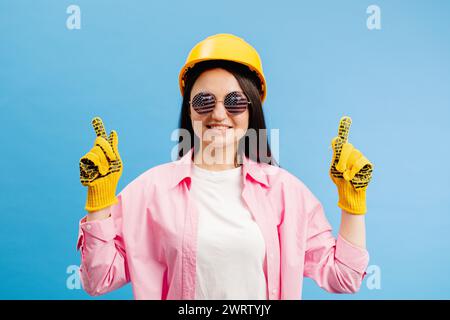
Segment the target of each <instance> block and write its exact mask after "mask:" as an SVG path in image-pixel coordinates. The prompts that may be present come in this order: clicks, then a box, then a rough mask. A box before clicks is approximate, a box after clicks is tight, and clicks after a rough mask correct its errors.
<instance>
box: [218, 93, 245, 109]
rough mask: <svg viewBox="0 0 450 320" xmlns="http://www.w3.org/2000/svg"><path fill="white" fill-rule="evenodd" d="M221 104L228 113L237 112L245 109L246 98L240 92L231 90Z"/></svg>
mask: <svg viewBox="0 0 450 320" xmlns="http://www.w3.org/2000/svg"><path fill="white" fill-rule="evenodd" d="M223 104H224V105H225V108H226V109H227V110H228V112H229V113H231V114H239V113H242V112H244V111H245V110H247V106H248V99H247V97H246V96H245V95H244V94H243V93H242V92H238V91H233V92H230V93H229V94H227V95H226V97H225V100H224V101H223Z"/></svg>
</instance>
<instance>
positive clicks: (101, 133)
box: [92, 117, 108, 140]
mask: <svg viewBox="0 0 450 320" xmlns="http://www.w3.org/2000/svg"><path fill="white" fill-rule="evenodd" d="M92 126H93V127H94V130H95V134H96V135H97V137H102V138H105V139H106V140H108V136H107V135H106V130H105V126H104V125H103V121H102V119H100V118H99V117H95V118H94V119H92Z"/></svg>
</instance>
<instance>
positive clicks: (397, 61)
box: [0, 0, 450, 299]
mask: <svg viewBox="0 0 450 320" xmlns="http://www.w3.org/2000/svg"><path fill="white" fill-rule="evenodd" d="M70 4H76V5H79V6H80V8H81V29H80V30H68V29H67V28H66V19H67V17H68V16H69V15H68V14H67V13H66V9H67V7H68V6H69V5H70ZM371 4H376V5H378V6H380V8H381V26H382V29H381V30H372V31H370V30H368V29H367V27H366V19H367V17H368V16H369V15H368V14H367V13H366V9H367V7H368V6H369V5H371ZM215 33H234V34H236V35H238V36H241V37H243V38H244V39H246V40H247V41H248V42H250V43H251V44H252V45H253V46H254V47H255V48H256V49H257V50H258V51H259V53H260V55H261V58H262V60H263V65H264V71H265V75H266V77H267V81H268V96H267V100H266V103H265V105H264V111H265V114H266V117H267V123H268V126H269V128H279V129H280V142H281V147H280V159H279V160H280V163H281V165H282V166H283V167H284V168H286V169H287V170H289V171H290V172H291V173H293V174H295V175H296V176H298V177H299V178H300V179H301V180H303V181H304V182H305V183H306V185H307V186H308V187H309V188H310V189H311V190H312V191H313V192H314V194H315V195H316V196H317V197H318V198H319V199H320V200H321V202H322V203H323V205H324V207H325V210H326V213H327V217H328V219H329V220H330V222H331V224H332V225H333V227H334V233H335V234H336V233H337V230H338V228H339V222H340V210H339V209H338V207H337V206H336V202H337V192H336V189H335V186H334V185H333V183H332V182H331V180H330V179H329V176H328V167H329V162H330V160H331V149H330V148H329V145H330V141H331V139H332V137H334V136H335V135H336V133H337V125H338V121H339V119H340V117H341V116H342V115H345V114H346V115H349V116H351V117H352V119H353V125H352V129H351V132H350V142H352V143H353V144H354V145H355V147H357V148H358V149H360V150H361V151H362V152H363V153H364V154H365V155H366V156H367V157H368V158H369V159H370V160H371V161H372V162H373V163H374V165H375V171H374V178H373V181H372V183H371V185H370V186H369V188H368V208H369V211H368V214H367V236H368V238H367V244H368V250H369V252H370V256H371V260H370V265H376V266H378V267H379V268H380V270H381V288H380V289H377V290H369V288H368V287H367V284H366V282H364V283H363V285H362V287H361V291H360V292H359V293H357V294H356V295H333V294H329V293H327V292H325V291H323V290H322V289H320V288H319V287H317V286H316V284H315V283H314V282H313V281H312V280H310V279H306V281H305V285H304V294H303V297H304V298H305V299H411V298H424V299H430V298H437V299H444V298H445V299H448V298H450V276H449V274H448V273H449V272H450V239H449V233H448V230H449V228H450V210H449V209H450V173H449V172H450V171H449V170H448V161H449V156H450V149H449V142H448V139H449V138H450V126H449V123H450V121H449V120H450V72H449V71H450V41H449V39H450V37H449V36H450V4H449V2H448V1H433V5H431V3H430V2H429V1H425V0H423V1H376V2H372V1H356V0H355V1H308V2H306V1H281V2H280V1H272V2H265V3H263V2H262V1H234V0H228V1H222V2H221V3H219V2H212V1H151V2H150V1H125V0H121V1H99V0H95V1H93V0H89V1H87V0H72V1H44V0H40V1H31V0H30V1H20V0H17V1H15V0H10V1H8V0H1V1H0V120H1V127H2V134H1V135H0V150H1V157H0V168H2V169H3V173H2V177H3V178H2V181H1V184H0V188H1V192H0V200H1V201H0V213H1V220H2V222H1V223H0V248H1V256H0V261H1V262H0V274H1V275H2V280H1V282H0V298H3V299H47V298H52V299H80V298H81V299H84V298H90V297H89V296H88V295H87V294H86V293H85V292H84V291H83V290H82V289H80V290H77V289H74V290H70V289H68V288H67V286H66V281H67V279H68V277H69V276H70V274H68V273H67V268H68V267H69V266H71V265H77V264H79V262H80V256H79V253H78V252H77V251H76V250H75V244H76V239H77V233H78V221H79V219H80V218H81V217H83V216H84V214H85V212H84V210H83V207H84V202H85V196H86V189H85V188H84V187H82V186H81V184H80V182H79V169H78V160H79V158H80V157H81V156H82V155H83V154H84V153H86V152H87V151H88V150H89V149H90V148H91V146H92V143H93V140H94V132H93V130H92V128H91V125H90V121H91V119H92V117H94V116H96V115H99V116H101V117H102V118H103V120H104V122H105V125H106V126H107V128H106V129H107V130H108V131H109V130H111V129H115V130H117V131H118V133H119V139H120V150H121V155H122V157H123V159H124V163H125V170H124V173H123V175H122V178H121V180H120V182H119V186H118V188H119V190H120V189H122V188H123V187H124V186H125V185H126V184H128V183H129V182H131V181H132V180H133V179H134V178H135V177H137V176H138V175H139V174H140V173H142V172H143V171H145V170H147V169H149V168H151V167H153V166H155V165H157V164H160V163H163V162H167V161H170V151H171V149H172V148H173V146H174V145H175V142H173V141H171V139H170V135H171V133H172V131H173V130H174V129H176V128H177V124H178V117H179V110H180V104H181V97H180V93H179V88H178V82H177V77H178V72H179V70H180V68H181V66H182V64H183V62H184V60H185V58H186V55H187V53H188V52H189V50H190V48H191V47H192V46H193V45H194V44H195V43H197V42H198V41H200V40H202V39H204V38H205V37H207V36H209V35H212V34H215ZM366 279H367V278H366ZM132 298H133V297H132V291H131V286H130V285H127V286H125V287H124V288H122V289H119V290H117V291H115V292H112V293H110V294H107V295H105V296H102V297H99V298H97V299H132Z"/></svg>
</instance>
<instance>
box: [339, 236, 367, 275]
mask: <svg viewBox="0 0 450 320" xmlns="http://www.w3.org/2000/svg"><path fill="white" fill-rule="evenodd" d="M335 255H336V258H337V259H338V260H339V261H340V262H341V263H343V264H345V265H346V266H347V267H349V268H352V269H353V270H355V271H357V272H359V273H361V274H364V273H365V271H366V268H367V265H368V264H369V252H368V251H367V250H366V249H363V248H360V247H358V246H356V245H354V244H352V243H350V242H348V241H347V240H345V239H344V238H343V237H342V236H341V235H340V234H338V237H337V241H336V254H335Z"/></svg>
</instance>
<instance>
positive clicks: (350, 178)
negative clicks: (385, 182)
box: [330, 117, 373, 214]
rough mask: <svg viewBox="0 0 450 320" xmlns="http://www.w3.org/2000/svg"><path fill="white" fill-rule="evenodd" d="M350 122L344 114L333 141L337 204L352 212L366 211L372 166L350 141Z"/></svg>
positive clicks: (331, 170) (333, 176)
mask: <svg viewBox="0 0 450 320" xmlns="http://www.w3.org/2000/svg"><path fill="white" fill-rule="evenodd" d="M351 124H352V119H351V118H350V117H342V118H341V120H340V122H339V131H338V136H337V137H334V138H333V140H332V141H331V147H332V148H333V159H332V161H331V166H330V177H331V180H333V182H334V184H335V185H336V186H337V189H338V194H339V202H338V206H339V207H340V208H342V209H344V210H345V211H347V212H349V213H352V214H365V213H366V211H367V208H366V189H367V185H368V184H369V181H370V179H371V177H372V171H373V165H372V163H371V162H370V161H369V160H368V159H367V158H366V157H365V156H364V155H363V154H362V153H361V152H360V151H359V150H357V149H355V148H354V147H353V145H352V144H351V143H348V142H347V140H348V133H349V130H350V125H351Z"/></svg>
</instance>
